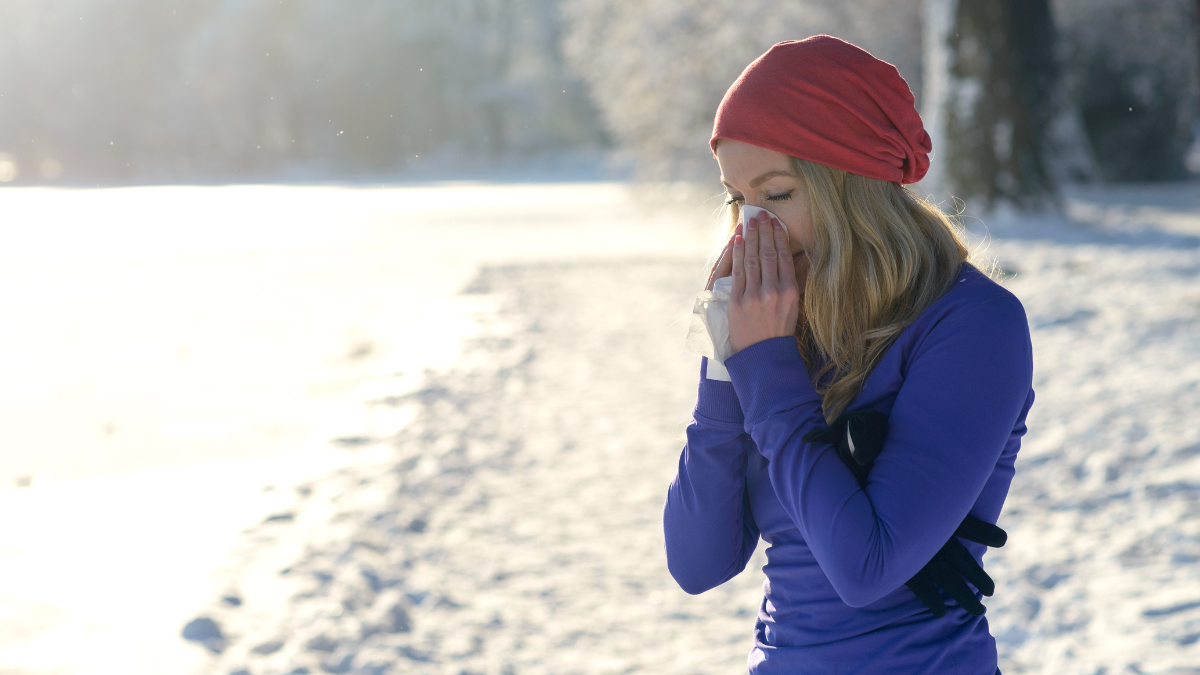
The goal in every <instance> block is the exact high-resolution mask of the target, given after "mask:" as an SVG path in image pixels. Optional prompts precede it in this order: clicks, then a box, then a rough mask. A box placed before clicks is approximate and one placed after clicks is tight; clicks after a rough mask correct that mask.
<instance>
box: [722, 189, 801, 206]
mask: <svg viewBox="0 0 1200 675" xmlns="http://www.w3.org/2000/svg"><path fill="white" fill-rule="evenodd" d="M792 192H794V191H793V190H788V191H787V192H785V193H783V194H781V195H768V196H767V201H769V202H786V201H787V200H789V199H791V198H792ZM742 199H743V198H742V197H730V198H729V199H728V200H726V202H725V206H733V205H734V204H737V203H738V202H740V201H742Z"/></svg>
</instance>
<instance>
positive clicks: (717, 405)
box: [696, 356, 746, 428]
mask: <svg viewBox="0 0 1200 675" xmlns="http://www.w3.org/2000/svg"><path fill="white" fill-rule="evenodd" d="M696 414H698V415H700V416H702V417H704V418H706V419H709V420H712V421H714V422H723V423H727V424H730V425H733V426H737V427H738V428H741V426H742V425H743V424H745V421H746V418H745V416H744V415H743V414H742V406H741V404H740V403H738V397H737V392H735V391H734V389H733V384H731V383H729V382H726V381H724V380H710V379H708V357H706V356H702V357H700V393H699V395H698V396H697V397H696Z"/></svg>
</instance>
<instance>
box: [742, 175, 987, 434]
mask: <svg viewBox="0 0 1200 675" xmlns="http://www.w3.org/2000/svg"><path fill="white" fill-rule="evenodd" d="M790 160H791V165H792V172H793V174H794V175H795V177H796V179H797V180H798V181H799V182H800V183H801V184H802V185H803V186H804V189H805V190H806V191H807V193H808V200H809V204H810V206H811V209H812V224H813V230H812V240H811V241H809V242H805V244H806V253H807V255H808V257H809V263H810V268H809V273H808V279H807V281H806V283H805V287H804V320H802V321H801V322H800V325H798V326H797V327H796V339H797V341H798V343H799V345H800V353H801V355H802V356H803V357H804V361H805V363H806V364H807V365H808V370H809V373H810V376H811V377H812V380H813V385H814V386H815V387H816V389H817V392H818V393H820V394H821V396H822V408H823V412H824V414H825V419H826V421H828V422H832V421H833V420H834V419H836V418H837V416H838V415H840V414H841V413H842V411H843V410H845V409H846V406H847V405H849V404H850V401H852V400H853V399H854V397H855V396H857V395H858V392H859V391H860V390H861V389H862V386H863V383H864V382H865V381H866V379H867V377H868V376H869V375H870V374H871V371H872V370H873V369H874V368H875V366H876V365H878V363H879V360H880V359H881V358H883V354H884V352H886V351H887V349H888V347H890V346H891V344H892V342H894V341H895V339H896V338H897V337H898V336H899V335H900V333H901V332H902V331H903V330H904V329H905V328H906V327H907V326H908V325H909V324H910V323H912V322H913V320H915V319H916V318H917V317H918V316H919V315H920V314H921V313H922V312H923V311H925V310H926V309H928V308H929V306H930V305H932V304H933V303H934V302H935V301H936V300H937V299H938V298H940V297H942V295H944V294H945V293H946V291H948V290H949V289H950V287H951V286H952V285H953V284H954V283H955V281H956V279H957V277H958V273H959V270H960V268H961V265H962V264H963V263H964V262H966V261H967V260H968V257H969V253H970V252H969V250H968V248H967V245H966V243H965V242H964V240H963V236H962V233H961V230H960V228H958V227H957V226H956V225H955V224H954V222H953V221H951V220H950V218H949V217H948V216H946V214H944V213H942V211H941V210H940V209H938V207H937V206H936V205H935V204H933V203H931V202H929V201H928V200H926V199H924V198H922V197H920V196H918V195H916V194H914V193H913V192H912V191H910V190H908V189H907V188H905V187H903V186H901V185H900V184H899V183H892V182H888V181H883V180H879V179H877V178H867V177H865V176H860V175H857V174H853V173H850V172H848V171H843V170H841V169H835V168H833V167H830V166H825V165H824V164H818V163H816V162H812V161H809V160H804V159H799V158H796V157H791V158H790ZM739 218H740V215H739V209H738V207H737V206H736V205H734V206H732V207H731V208H730V213H729V229H728V231H727V232H726V233H725V234H724V236H723V237H720V239H721V242H722V246H723V245H724V243H725V242H727V241H728V239H729V237H730V236H731V235H732V232H733V229H734V227H736V225H737V223H738V220H739Z"/></svg>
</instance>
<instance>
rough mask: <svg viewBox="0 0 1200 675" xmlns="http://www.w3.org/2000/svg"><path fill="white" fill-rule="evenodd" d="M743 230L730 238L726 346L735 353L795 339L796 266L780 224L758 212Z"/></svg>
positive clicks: (797, 305) (798, 294) (798, 314)
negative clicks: (767, 342) (730, 280)
mask: <svg viewBox="0 0 1200 675" xmlns="http://www.w3.org/2000/svg"><path fill="white" fill-rule="evenodd" d="M746 229H747V231H746V232H743V233H741V234H737V235H734V238H733V292H732V294H731V295H730V297H729V346H730V347H732V348H733V353H734V354H736V353H738V352H740V351H742V350H743V349H745V348H746V347H749V346H750V345H753V344H757V343H759V342H762V341H763V340H769V339H771V338H776V337H783V336H785V335H793V334H795V332H796V322H797V321H798V320H799V318H800V288H799V284H798V283H797V281H796V264H795V262H794V261H793V260H792V252H791V249H789V248H788V238H787V233H786V232H784V229H783V224H782V223H780V222H779V220H778V219H776V218H771V219H770V220H767V217H766V214H764V213H760V214H759V218H755V219H751V220H750V221H749V222H748V223H747V228H746ZM800 255H804V254H803V253H801V254H800Z"/></svg>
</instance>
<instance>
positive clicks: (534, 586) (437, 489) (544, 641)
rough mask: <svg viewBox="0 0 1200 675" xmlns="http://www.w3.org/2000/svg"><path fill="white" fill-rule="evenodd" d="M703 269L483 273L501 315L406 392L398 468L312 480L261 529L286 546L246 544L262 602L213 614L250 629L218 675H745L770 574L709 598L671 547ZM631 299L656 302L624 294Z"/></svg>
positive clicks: (234, 629)
mask: <svg viewBox="0 0 1200 675" xmlns="http://www.w3.org/2000/svg"><path fill="white" fill-rule="evenodd" d="M698 276H699V275H698V267H697V265H696V264H695V261H694V260H690V259H689V260H680V261H666V262H664V261H661V260H660V261H656V262H649V261H647V262H641V263H638V262H631V263H619V264H618V263H609V264H583V265H567V264H563V265H558V264H556V265H546V266H527V267H507V268H504V267H500V268H490V269H488V270H487V271H485V272H484V273H483V274H482V275H481V277H480V278H479V279H477V280H476V282H475V283H474V284H473V285H472V287H471V291H473V292H476V293H480V294H483V295H482V297H483V298H494V299H495V301H496V302H497V303H498V306H499V308H500V309H499V311H498V312H495V313H484V314H482V315H481V316H480V320H481V322H482V330H481V334H480V335H479V337H478V338H477V339H476V340H475V341H474V342H473V343H472V344H471V345H470V346H469V347H468V349H467V351H466V353H465V354H464V356H463V359H462V360H461V361H460V363H459V364H458V365H457V366H456V368H455V369H453V370H451V371H450V372H448V373H443V374H439V375H437V376H435V377H433V379H432V380H430V381H427V382H426V383H425V384H424V386H422V387H421V388H420V389H418V390H417V391H415V392H413V393H412V394H410V395H408V396H398V397H396V398H395V399H394V401H393V402H394V404H395V405H400V406H413V407H414V408H415V410H416V414H415V421H414V423H413V424H412V425H410V426H409V427H408V428H407V429H406V430H405V431H404V432H403V433H402V434H401V435H400V436H399V437H398V438H397V439H396V448H397V453H398V454H397V457H396V458H393V459H389V460H387V461H384V462H381V463H379V464H376V465H364V466H361V467H358V468H356V469H352V470H346V471H344V472H343V473H341V474H339V475H335V476H331V477H330V478H329V479H327V480H325V481H323V482H321V483H319V484H317V485H315V486H313V489H314V491H313V493H312V494H311V496H309V497H307V498H305V499H303V500H301V502H300V503H301V505H302V506H301V508H299V509H298V510H297V513H298V514H301V515H300V517H299V518H298V519H297V520H296V521H295V523H293V524H287V523H285V524H278V523H265V524H264V525H262V526H261V527H260V528H259V533H258V534H257V535H256V536H258V537H262V538H263V539H264V540H266V539H269V538H275V537H278V540H277V542H276V543H274V544H263V545H259V544H255V543H253V542H249V543H248V544H249V547H248V550H247V551H246V553H245V560H246V563H245V564H246V565H247V566H248V567H247V569H245V570H242V571H239V570H236V569H235V570H233V572H234V575H233V576H232V578H231V584H239V586H238V587H237V588H236V589H234V590H233V591H232V592H234V593H236V594H238V595H239V596H240V597H242V598H243V599H244V600H245V602H244V604H242V605H241V606H239V607H230V606H228V604H222V603H219V602H218V603H216V604H215V605H214V607H213V608H211V611H210V612H209V613H208V614H207V615H208V616H210V617H212V618H215V619H216V620H217V621H218V622H219V623H220V624H221V625H222V627H223V629H224V630H225V631H226V632H228V633H230V634H234V635H238V636H239V639H238V640H237V641H236V642H235V643H234V644H233V646H232V647H231V648H230V649H229V650H228V651H227V653H226V654H225V655H223V657H222V658H221V659H220V660H219V663H218V664H217V665H215V666H214V669H213V672H217V673H224V672H234V671H236V670H238V669H240V668H243V667H245V668H248V669H249V672H252V673H290V672H294V669H295V668H308V669H309V670H310V671H311V672H319V671H320V670H321V669H322V668H324V669H325V670H328V671H330V672H383V671H384V670H386V665H385V664H389V663H392V662H393V661H398V663H397V664H396V665H395V672H408V673H455V674H458V673H572V672H589V673H590V672H639V671H641V672H656V673H695V672H735V671H736V670H737V669H738V668H739V667H742V665H741V664H743V663H744V660H745V653H746V650H747V648H748V646H749V642H748V640H749V637H748V633H747V628H748V626H749V625H750V622H751V621H752V617H753V612H754V609H755V607H756V606H757V595H758V593H759V589H758V587H759V583H760V582H759V580H758V579H756V578H755V576H754V575H752V574H746V575H743V576H742V577H740V578H739V579H738V580H737V581H735V582H733V583H731V584H728V585H727V586H725V587H723V588H721V589H718V590H716V591H714V592H711V593H708V594H705V595H704V596H701V597H690V596H687V595H686V594H684V593H683V592H682V591H680V590H678V589H677V588H676V587H675V586H674V583H673V582H672V581H671V579H670V577H669V576H668V575H667V572H666V569H665V566H664V564H663V560H662V552H661V550H662V534H661V525H660V514H661V503H662V499H663V495H664V489H665V486H666V484H667V482H669V480H670V478H671V476H672V475H673V473H674V465H675V460H676V457H677V454H678V450H679V441H678V439H677V435H678V434H680V433H681V432H682V430H683V428H684V427H685V426H686V423H687V418H688V412H689V410H690V404H691V401H692V399H693V397H694V388H695V372H694V371H695V363H694V357H692V356H691V355H688V354H685V353H682V352H681V350H680V349H679V340H680V338H681V335H680V331H681V330H682V326H683V325H684V324H682V323H677V324H673V321H675V320H676V319H678V318H680V317H681V316H685V314H684V312H685V311H686V308H687V305H688V301H689V298H690V297H691V296H692V295H694V291H695V285H696V283H697V277H698ZM632 284H638V285H644V286H646V287H647V288H649V289H650V291H651V292H650V293H649V294H648V296H647V298H646V300H645V301H644V302H639V303H626V302H623V301H622V300H621V299H620V298H619V297H618V294H616V293H611V292H605V290H606V289H611V288H623V287H629V286H630V285H632ZM681 308H683V309H681ZM289 528H294V529H296V530H301V532H300V533H297V534H294V535H293V534H289V533H288V532H287V530H288V529H289ZM265 554H266V555H265ZM268 556H270V557H268ZM284 568H287V569H288V572H287V574H284V575H280V574H279V570H281V569H284ZM281 598H288V600H287V601H286V604H285V605H283V606H280V605H277V604H276V603H277V602H278V601H279V599H281ZM285 608H286V609H285ZM398 617H399V618H398ZM280 641H282V643H283V644H282V645H279V646H278V651H275V652H274V653H271V654H268V655H262V654H255V653H254V650H255V649H256V648H258V649H259V651H270V650H271V649H274V648H275V647H276V643H278V642H280ZM264 645H265V646H264Z"/></svg>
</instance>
